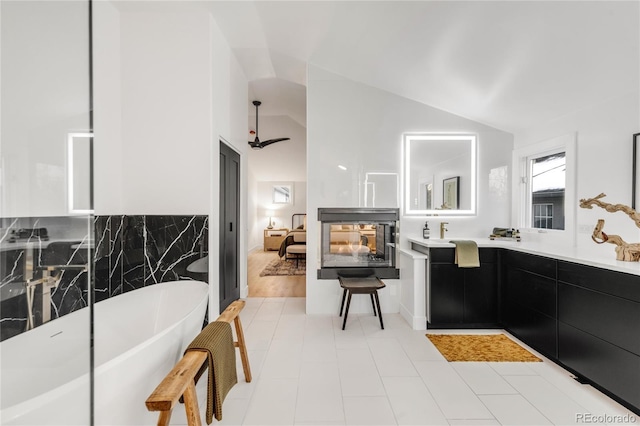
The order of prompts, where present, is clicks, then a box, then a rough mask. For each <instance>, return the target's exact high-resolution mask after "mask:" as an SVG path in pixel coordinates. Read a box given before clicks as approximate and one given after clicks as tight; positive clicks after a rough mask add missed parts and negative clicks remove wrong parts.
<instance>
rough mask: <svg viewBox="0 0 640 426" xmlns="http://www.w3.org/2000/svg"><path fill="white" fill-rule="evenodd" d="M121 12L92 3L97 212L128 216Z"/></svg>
mask: <svg viewBox="0 0 640 426" xmlns="http://www.w3.org/2000/svg"><path fill="white" fill-rule="evenodd" d="M120 45H121V39H120V12H119V11H118V10H117V9H116V7H115V6H114V5H113V3H111V2H110V1H98V2H94V3H93V51H94V54H93V98H94V105H95V108H94V109H95V113H94V115H93V127H94V129H95V137H94V150H93V152H94V157H95V161H94V178H93V181H94V188H95V197H94V211H95V213H96V214H97V215H121V214H125V213H124V212H125V209H124V206H123V205H122V203H123V195H124V194H123V189H124V184H123V179H124V175H123V173H124V171H123V145H122V79H121V74H122V64H121V58H120Z"/></svg>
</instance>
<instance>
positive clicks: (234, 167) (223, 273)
mask: <svg viewBox="0 0 640 426" xmlns="http://www.w3.org/2000/svg"><path fill="white" fill-rule="evenodd" d="M239 196H240V155H239V154H238V153H237V152H235V151H234V150H233V149H231V148H230V147H229V146H227V145H225V144H224V143H223V142H222V141H221V142H220V312H222V311H223V310H224V309H226V307H227V306H229V304H231V302H233V301H234V300H237V299H239V298H240V286H239V283H238V224H239V222H240V221H239V218H240V197H239Z"/></svg>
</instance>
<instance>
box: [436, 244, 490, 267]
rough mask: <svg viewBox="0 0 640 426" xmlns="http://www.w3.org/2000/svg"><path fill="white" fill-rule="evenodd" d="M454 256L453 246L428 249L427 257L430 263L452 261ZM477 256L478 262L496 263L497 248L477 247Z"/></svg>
mask: <svg viewBox="0 0 640 426" xmlns="http://www.w3.org/2000/svg"><path fill="white" fill-rule="evenodd" d="M455 256H456V249H454V248H437V249H433V248H432V249H429V259H430V261H431V263H452V264H453V263H454V262H455ZM478 257H479V258H480V264H481V265H482V264H483V263H496V262H497V261H498V249H494V248H479V249H478Z"/></svg>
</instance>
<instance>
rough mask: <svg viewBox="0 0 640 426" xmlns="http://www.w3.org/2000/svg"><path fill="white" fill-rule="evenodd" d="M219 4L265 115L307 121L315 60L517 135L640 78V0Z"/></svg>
mask: <svg viewBox="0 0 640 426" xmlns="http://www.w3.org/2000/svg"><path fill="white" fill-rule="evenodd" d="M208 7H209V8H210V10H211V12H212V14H213V16H214V19H215V20H216V22H217V23H218V25H219V26H220V28H221V29H222V31H223V33H224V34H225V36H226V37H227V40H228V42H229V44H230V45H231V47H232V49H233V50H234V52H235V54H236V56H237V58H238V60H239V61H240V63H241V65H242V67H243V69H244V71H245V73H246V75H247V77H248V78H249V80H250V97H251V98H252V99H253V98H260V99H261V100H263V102H264V104H263V107H261V110H260V113H261V115H262V114H263V113H264V114H265V115H289V116H290V117H291V118H292V119H293V120H294V121H296V122H298V123H300V124H302V125H304V123H305V122H306V112H305V85H306V66H307V64H314V65H316V66H319V67H321V68H324V69H326V70H329V71H331V72H334V73H337V74H340V75H343V76H345V77H347V78H350V79H352V80H356V81H360V82H362V83H364V84H368V85H371V86H375V87H377V88H380V89H383V90H387V91H389V92H393V93H396V94H398V95H400V96H404V97H406V98H409V99H413V100H416V101H419V102H423V103H425V104H429V105H432V106H435V107H437V108H441V109H443V110H446V111H449V112H452V113H455V114H458V115H461V116H464V117H467V118H470V119H473V120H476V121H479V122H482V123H485V124H488V125H491V126H494V127H497V128H499V129H502V130H507V131H511V132H517V131H518V130H521V129H526V128H528V127H531V126H534V125H538V124H541V123H544V122H547V121H549V120H552V119H554V118H556V117H559V116H562V115H564V114H567V113H571V112H573V111H576V110H578V109H580V108H583V107H585V106H588V105H592V104H595V103H598V102H601V101H604V100H606V99H609V98H613V97H615V96H619V95H622V94H626V93H629V92H632V91H637V90H638V87H639V76H640V59H639V58H640V7H639V2H638V1H620V2H617V1H492V2H488V1H466V2H465V1H406V2H405V1H213V2H211V3H209V5H208ZM250 100H251V99H250ZM250 100H249V101H250ZM251 108H252V107H251ZM250 111H252V109H250Z"/></svg>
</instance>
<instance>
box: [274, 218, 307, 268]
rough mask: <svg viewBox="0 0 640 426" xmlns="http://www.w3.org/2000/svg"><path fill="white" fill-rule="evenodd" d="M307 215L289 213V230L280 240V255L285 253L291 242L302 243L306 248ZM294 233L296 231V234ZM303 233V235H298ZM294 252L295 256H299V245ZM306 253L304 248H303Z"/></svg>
mask: <svg viewBox="0 0 640 426" xmlns="http://www.w3.org/2000/svg"><path fill="white" fill-rule="evenodd" d="M306 225H307V215H306V214H305V213H294V214H292V215H291V231H289V233H288V234H287V235H286V237H284V240H282V244H280V249H279V250H278V255H279V256H280V257H283V256H286V255H287V247H288V246H290V245H293V244H303V245H304V246H305V248H306V245H307V242H306V240H307V239H306V234H307V226H306ZM296 233H298V234H297V235H296ZM300 233H303V234H304V235H300ZM296 252H297V253H298V255H297V256H296V257H300V256H299V254H300V253H301V252H302V250H301V247H299V248H298V249H297V250H296ZM304 253H306V250H304Z"/></svg>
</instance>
